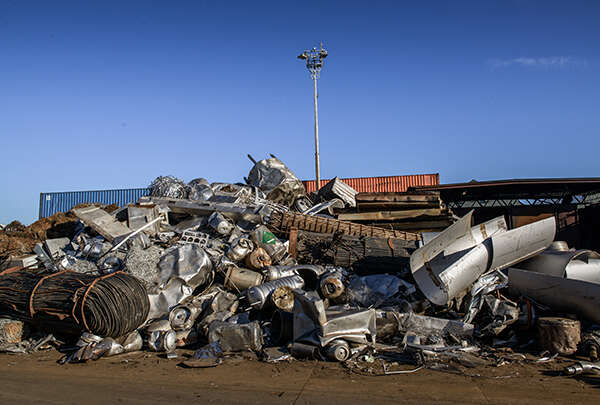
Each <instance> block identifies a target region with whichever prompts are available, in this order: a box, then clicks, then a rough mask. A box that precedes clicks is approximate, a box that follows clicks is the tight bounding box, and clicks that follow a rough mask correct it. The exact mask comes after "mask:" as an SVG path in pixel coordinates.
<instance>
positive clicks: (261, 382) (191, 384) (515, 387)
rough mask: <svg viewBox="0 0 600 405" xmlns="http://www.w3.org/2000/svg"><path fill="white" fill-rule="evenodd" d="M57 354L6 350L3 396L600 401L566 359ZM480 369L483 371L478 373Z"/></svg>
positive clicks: (0, 363) (63, 400)
mask: <svg viewBox="0 0 600 405" xmlns="http://www.w3.org/2000/svg"><path fill="white" fill-rule="evenodd" d="M58 357H59V354H58V353H57V352H44V353H38V354H34V355H0V378H1V379H2V389H1V390H0V402H1V403H7V404H8V403H11V404H30V403H31V404H33V403H35V404H40V403H41V404H81V403H85V404H90V405H91V404H106V403H132V404H146V405H150V404H159V403H160V404H186V403H217V404H230V403H231V404H239V403H257V404H271V403H277V404H308V403H326V404H328V405H333V404H344V405H348V404H369V405H371V404H379V403H382V404H383V403H386V404H387V403H406V404H502V405H507V404H565V403H576V404H598V403H600V377H597V376H585V377H584V376H576V377H566V376H561V375H559V372H558V370H560V369H562V368H563V367H564V366H565V365H566V364H568V363H564V362H560V361H558V362H552V363H547V364H534V365H532V364H527V365H518V364H517V365H515V364H513V365H506V366H502V367H499V368H497V367H493V368H492V367H479V368H475V369H469V373H470V375H471V376H465V375H458V374H449V373H444V372H439V371H431V370H420V371H418V372H416V373H413V374H404V375H393V376H381V377H373V376H363V375H359V374H355V373H353V372H350V371H349V370H347V369H345V368H344V367H343V366H341V365H339V364H336V363H324V362H312V361H310V362H299V361H295V362H292V363H278V364H267V363H261V362H258V361H250V360H237V359H228V360H227V361H226V363H224V364H222V365H220V366H218V367H216V368H207V369H185V368H181V367H179V366H177V364H179V363H180V361H181V359H177V360H167V359H164V358H161V357H159V356H158V355H156V354H153V353H131V354H125V355H121V356H116V357H111V358H106V359H100V360H98V361H95V362H88V363H86V364H68V365H65V366H60V365H58V364H56V360H57V359H58ZM475 375H481V376H480V377H476V376H475Z"/></svg>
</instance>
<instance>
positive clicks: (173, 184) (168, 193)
mask: <svg viewBox="0 0 600 405" xmlns="http://www.w3.org/2000/svg"><path fill="white" fill-rule="evenodd" d="M149 188H150V195H151V196H153V197H169V198H187V195H188V192H187V187H186V185H185V183H184V182H183V180H181V179H178V178H177V177H173V176H159V177H157V178H156V179H154V181H153V182H152V183H151V184H150V187H149Z"/></svg>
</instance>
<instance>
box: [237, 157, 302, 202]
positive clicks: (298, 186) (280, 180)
mask: <svg viewBox="0 0 600 405" xmlns="http://www.w3.org/2000/svg"><path fill="white" fill-rule="evenodd" d="M248 184H249V185H251V186H255V187H258V188H259V189H260V190H261V191H264V192H265V193H266V194H267V199H268V200H269V201H272V202H274V203H277V204H281V205H285V206H286V207H291V206H292V204H293V203H294V201H295V200H296V199H297V198H299V197H303V196H305V195H306V190H305V189H304V185H303V184H302V182H301V181H300V180H299V179H298V177H296V175H295V174H294V173H293V172H292V171H291V170H290V169H289V168H288V167H287V166H286V165H285V164H284V163H283V162H282V161H281V160H279V159H277V158H270V159H264V160H261V161H259V162H256V164H255V165H254V167H253V168H252V169H251V170H250V173H249V174H248Z"/></svg>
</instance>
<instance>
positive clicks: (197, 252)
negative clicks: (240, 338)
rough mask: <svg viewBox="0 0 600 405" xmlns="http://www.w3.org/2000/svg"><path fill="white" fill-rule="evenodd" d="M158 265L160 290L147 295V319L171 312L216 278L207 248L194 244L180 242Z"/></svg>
mask: <svg viewBox="0 0 600 405" xmlns="http://www.w3.org/2000/svg"><path fill="white" fill-rule="evenodd" d="M158 268H159V274H158V280H159V288H160V290H159V291H158V293H156V294H148V299H149V300H150V313H149V315H148V319H156V318H159V317H161V316H164V315H166V314H168V313H169V311H171V310H172V309H173V308H174V307H175V306H176V305H178V304H180V303H181V302H182V301H183V300H185V299H186V298H188V297H189V296H191V295H192V293H193V292H194V290H195V289H196V288H197V287H199V286H201V285H206V286H207V287H208V286H209V285H210V284H211V283H212V280H213V278H214V272H213V266H212V262H211V260H210V257H209V256H208V254H207V253H206V252H205V251H204V249H202V248H200V247H198V246H196V245H193V244H187V245H179V246H177V247H175V248H173V249H170V250H168V251H167V252H166V253H165V254H164V255H163V256H162V258H161V259H160V262H159V263H158Z"/></svg>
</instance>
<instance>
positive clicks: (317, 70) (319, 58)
mask: <svg viewBox="0 0 600 405" xmlns="http://www.w3.org/2000/svg"><path fill="white" fill-rule="evenodd" d="M326 57H327V51H326V50H325V49H323V43H322V42H321V45H320V48H319V49H317V48H313V49H310V50H305V51H304V52H302V53H301V54H300V55H298V59H302V60H305V61H306V68H307V69H308V71H309V72H310V78H311V79H312V81H313V87H314V103H315V172H316V182H317V191H318V190H319V189H320V188H321V171H320V164H319V116H318V108H317V97H318V92H317V79H318V78H319V77H320V76H321V68H323V59H325V58H326Z"/></svg>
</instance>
